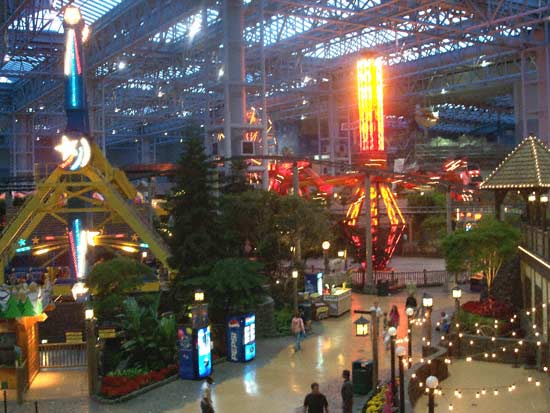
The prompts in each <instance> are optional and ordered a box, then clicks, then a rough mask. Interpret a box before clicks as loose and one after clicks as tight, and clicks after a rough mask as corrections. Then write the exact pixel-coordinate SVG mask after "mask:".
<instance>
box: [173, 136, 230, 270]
mask: <svg viewBox="0 0 550 413" xmlns="http://www.w3.org/2000/svg"><path fill="white" fill-rule="evenodd" d="M214 176H215V175H214V170H213V165H212V163H211V162H210V161H209V160H208V157H207V156H206V153H205V152H204V147H203V144H202V142H201V140H199V139H196V138H191V139H189V140H187V141H186V142H185V146H184V150H183V153H182V156H181V158H180V160H179V162H178V169H177V174H176V182H175V187H174V190H173V193H172V195H171V196H170V206H171V213H172V217H173V225H172V228H171V234H172V236H171V237H170V239H169V244H170V248H171V252H172V256H171V259H170V260H171V265H172V267H173V268H175V269H177V270H179V273H180V275H182V274H187V275H190V274H191V273H192V272H193V268H194V267H198V266H202V265H204V264H205V263H208V262H211V261H213V260H215V259H217V258H218V257H219V248H218V239H217V238H218V237H217V234H218V233H219V230H220V228H219V225H218V209H217V201H216V197H215V196H214V185H213V184H214Z"/></svg>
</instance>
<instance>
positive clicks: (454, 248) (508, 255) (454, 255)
mask: <svg viewBox="0 0 550 413" xmlns="http://www.w3.org/2000/svg"><path fill="white" fill-rule="evenodd" d="M519 237H520V233H519V231H518V230H517V229H516V228H514V227H512V226H511V225H509V224H507V223H505V222H501V221H497V220H496V219H494V218H489V217H487V218H483V219H482V220H481V221H479V222H478V224H477V225H476V226H474V227H473V228H472V230H470V231H464V230H458V231H455V232H454V233H452V234H450V235H448V236H447V237H446V238H445V239H444V240H443V243H442V248H443V252H444V254H445V261H446V265H447V270H448V271H451V272H461V271H470V272H480V271H483V272H484V273H485V275H486V277H487V285H488V287H489V290H490V288H491V285H492V282H493V280H494V278H495V276H496V274H497V272H498V270H499V269H500V267H501V266H502V264H503V263H505V262H508V261H509V260H511V259H512V258H513V257H514V256H515V255H516V253H517V246H518V243H519Z"/></svg>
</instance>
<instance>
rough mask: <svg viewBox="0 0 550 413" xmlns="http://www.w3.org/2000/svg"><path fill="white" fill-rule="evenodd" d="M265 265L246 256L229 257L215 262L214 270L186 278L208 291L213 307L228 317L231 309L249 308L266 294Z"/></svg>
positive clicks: (207, 294)
mask: <svg viewBox="0 0 550 413" xmlns="http://www.w3.org/2000/svg"><path fill="white" fill-rule="evenodd" d="M261 269H262V265H261V264H259V263H257V262H254V261H250V260H247V259H244V258H226V259H222V260H219V261H218V262H216V263H215V264H214V266H213V267H212V269H211V270H210V272H209V273H208V274H207V275H205V276H202V277H194V278H192V279H189V280H187V281H186V282H185V284H186V285H188V286H192V287H195V288H197V287H200V288H202V289H203V290H204V291H205V295H206V297H207V301H208V303H209V306H210V309H211V310H212V312H213V313H214V314H218V315H221V316H223V317H225V315H227V314H228V313H231V312H240V311H248V310H250V309H252V308H253V307H254V305H255V304H257V303H258V302H259V301H260V300H261V298H262V295H263V290H262V286H263V284H264V283H265V278H264V276H263V275H262V274H261V273H260V271H261Z"/></svg>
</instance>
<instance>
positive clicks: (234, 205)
mask: <svg viewBox="0 0 550 413" xmlns="http://www.w3.org/2000/svg"><path fill="white" fill-rule="evenodd" d="M280 199H281V198H280V197H279V196H278V195H276V194H274V193H273V192H266V191H254V190H250V191H246V192H242V193H239V194H227V195H225V196H223V197H222V200H221V225H222V227H223V228H224V231H223V237H224V241H223V242H222V244H223V245H226V246H227V247H226V248H227V250H226V252H227V256H233V257H239V256H245V255H254V256H256V257H257V258H258V259H259V260H260V261H261V262H262V263H263V264H264V266H265V269H266V270H267V271H271V270H273V269H275V268H276V267H277V265H278V262H279V261H280V259H281V258H283V254H282V253H281V247H280V239H279V238H280V237H279V233H278V231H277V230H276V227H275V216H276V213H277V210H278V208H279V203H280ZM247 249H248V250H249V251H248V252H247Z"/></svg>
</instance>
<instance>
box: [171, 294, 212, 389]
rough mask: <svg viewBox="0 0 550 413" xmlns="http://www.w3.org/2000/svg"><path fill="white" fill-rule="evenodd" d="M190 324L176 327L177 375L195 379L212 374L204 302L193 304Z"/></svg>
mask: <svg viewBox="0 0 550 413" xmlns="http://www.w3.org/2000/svg"><path fill="white" fill-rule="evenodd" d="M191 311H192V312H191V324H190V325H187V326H179V327H178V334H177V340H178V343H177V344H178V361H179V376H180V378H182V379H188V380H197V379H203V378H205V377H208V376H209V375H210V374H212V345H211V339H210V326H209V325H208V307H207V305H206V304H200V305H196V306H193V308H192V310H191Z"/></svg>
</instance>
